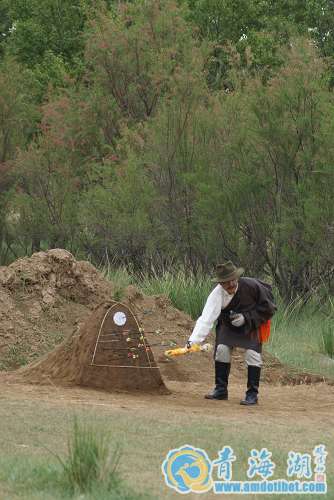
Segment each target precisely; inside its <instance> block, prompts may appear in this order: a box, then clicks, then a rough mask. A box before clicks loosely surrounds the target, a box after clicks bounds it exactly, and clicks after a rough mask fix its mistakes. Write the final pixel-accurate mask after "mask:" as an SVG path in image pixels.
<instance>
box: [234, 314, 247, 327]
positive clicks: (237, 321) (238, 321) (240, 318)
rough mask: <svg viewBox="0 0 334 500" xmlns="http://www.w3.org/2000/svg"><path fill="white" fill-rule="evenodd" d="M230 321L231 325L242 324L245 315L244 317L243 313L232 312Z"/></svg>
mask: <svg viewBox="0 0 334 500" xmlns="http://www.w3.org/2000/svg"><path fill="white" fill-rule="evenodd" d="M231 323H232V325H233V326H237V327H239V326H242V325H244V324H245V317H244V315H243V314H241V313H239V314H234V316H233V319H232V321H231Z"/></svg>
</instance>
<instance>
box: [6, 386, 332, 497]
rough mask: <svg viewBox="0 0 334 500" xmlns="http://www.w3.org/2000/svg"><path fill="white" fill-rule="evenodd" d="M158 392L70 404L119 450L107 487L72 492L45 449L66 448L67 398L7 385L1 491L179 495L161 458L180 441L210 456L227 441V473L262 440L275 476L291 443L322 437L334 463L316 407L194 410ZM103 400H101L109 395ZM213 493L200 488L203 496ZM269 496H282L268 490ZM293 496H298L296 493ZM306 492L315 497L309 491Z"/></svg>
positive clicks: (242, 470)
mask: <svg viewBox="0 0 334 500" xmlns="http://www.w3.org/2000/svg"><path fill="white" fill-rule="evenodd" d="M273 390H274V389H273ZM92 394H94V393H92ZM111 398H112V396H111ZM161 398H162V397H160V398H159V400H160V402H159V401H158V402H154V401H153V400H152V401H151V403H152V404H151V405H145V404H142V401H141V400H138V396H132V397H131V396H130V395H128V396H126V397H124V398H123V399H122V402H120V401H118V399H117V398H116V399H111V404H109V405H108V404H105V406H100V405H98V406H95V407H94V405H93V403H94V396H93V395H92V396H91V403H92V405H91V406H90V409H89V410H88V409H87V406H86V405H79V406H78V405H76V411H75V415H77V417H78V419H79V421H80V422H84V423H87V424H89V425H90V424H91V423H92V422H94V428H95V429H96V430H99V431H102V432H104V433H106V435H108V438H107V441H108V442H109V444H113V443H115V442H118V443H120V445H121V447H122V456H121V460H120V463H119V469H118V475H119V477H121V478H122V482H119V483H115V486H114V489H112V490H109V491H108V490H107V489H106V488H105V487H104V486H103V484H100V485H96V486H95V487H94V489H93V490H92V491H90V492H87V493H81V492H79V491H78V492H75V493H73V491H72V490H71V489H70V488H69V487H68V482H67V480H66V477H65V476H64V472H63V467H62V465H61V464H60V463H59V462H58V461H57V460H56V459H54V457H53V455H51V454H50V453H49V451H47V449H52V450H54V452H55V453H56V454H58V455H60V456H68V448H67V438H66V436H67V435H68V433H69V435H70V436H73V416H71V415H70V416H69V408H70V403H69V401H66V400H64V399H58V400H57V401H53V402H51V400H50V401H42V400H38V399H35V400H29V399H28V398H27V399H25V400H22V399H15V389H13V392H12V393H11V397H10V398H9V399H8V400H6V398H3V400H2V404H1V407H0V419H1V422H2V426H1V428H0V442H1V450H2V453H1V455H0V498H1V499H2V500H15V499H20V500H21V499H24V500H39V499H40V500H42V499H43V500H48V499H50V500H51V499H52V500H58V499H62V498H64V499H67V498H71V499H72V498H73V499H76V500H79V499H81V500H95V499H96V500H107V499H109V500H139V499H142V500H149V499H150V500H158V499H159V500H160V499H162V498H163V499H166V500H168V499H173V498H176V496H177V497H178V495H176V493H173V491H172V490H170V489H169V488H167V487H166V486H165V484H164V481H163V477H162V473H161V464H162V462H163V460H164V458H165V456H166V454H167V453H168V451H169V450H170V449H171V448H177V447H180V446H182V445H184V444H190V445H193V446H195V447H198V448H202V449H204V450H206V451H207V453H208V455H209V457H210V458H211V459H214V458H217V451H218V450H220V449H222V447H223V446H225V445H229V446H231V447H232V448H233V449H234V452H235V455H236V456H237V461H236V462H235V464H234V466H233V478H234V479H246V470H247V459H248V456H249V452H250V450H251V449H252V448H258V449H261V448H263V447H266V448H268V450H269V451H271V452H272V453H273V460H274V462H275V463H276V465H277V467H276V471H275V478H280V477H282V478H286V461H287V453H288V452H289V451H290V450H294V451H299V452H302V453H312V450H313V448H314V446H316V445H318V444H320V443H323V444H325V445H326V447H327V451H328V452H329V455H328V464H327V468H328V472H329V471H331V470H333V455H334V445H333V443H334V430H333V429H334V427H333V425H331V424H330V422H329V421H327V425H326V424H325V423H324V421H322V417H321V415H320V416H319V421H318V424H317V425H314V423H313V421H312V420H311V419H306V418H305V414H302V415H301V414H300V413H298V414H296V415H295V417H294V418H293V416H292V415H291V416H290V415H288V414H287V415H285V416H283V417H282V415H272V416H271V415H269V416H268V414H267V415H266V418H264V416H263V415H262V414H261V406H259V407H258V408H257V409H256V410H254V409H253V410H250V411H249V410H245V409H241V408H240V406H239V405H237V404H236V408H235V412H234V413H233V414H231V412H229V414H228V415H225V414H224V408H223V406H222V410H221V412H217V411H215V412H210V411H207V409H205V408H202V409H201V411H200V412H198V413H194V412H193V411H191V410H190V411H189V408H188V409H185V408H184V407H183V405H182V401H181V402H180V406H179V408H177V409H176V408H174V407H168V405H164V404H163V402H162V400H161ZM104 401H105V403H107V402H108V399H107V398H106V399H105V400H104ZM224 404H225V403H224ZM228 404H229V405H231V404H233V402H232V401H231V402H229V403H228ZM9 410H10V411H9ZM243 410H245V411H243ZM13 415H15V418H13ZM326 418H327V417H326ZM325 422H326V421H325ZM185 423H186V425H185ZM328 483H329V484H328V486H329V491H330V492H331V493H332V492H333V488H334V477H333V475H332V474H330V473H328ZM214 497H215V496H214V495H211V496H209V495H204V498H214ZM190 498H192V496H190ZM236 498H239V497H236ZM247 498H248V497H247ZM250 498H252V499H254V497H250ZM257 498H267V497H264V496H259V497H257ZM268 498H269V497H268ZM275 498H277V499H280V498H286V497H282V496H280V495H277V496H276V495H275ZM294 498H300V499H301V498H303V497H302V496H297V495H296V496H294ZM312 498H321V497H319V496H318V497H317V496H316V495H314V496H312Z"/></svg>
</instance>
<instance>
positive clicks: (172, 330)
mask: <svg viewBox="0 0 334 500" xmlns="http://www.w3.org/2000/svg"><path fill="white" fill-rule="evenodd" d="M118 293H119V291H118ZM113 299H114V297H113V285H112V283H110V282H109V281H108V280H107V279H106V278H104V276H103V275H102V274H101V273H100V272H98V271H97V270H96V269H95V268H94V266H92V265H91V264H90V263H88V262H80V261H76V260H75V259H74V257H73V256H72V255H71V254H70V253H69V252H67V251H66V250H60V249H55V250H50V251H48V252H39V253H36V254H34V255H33V256H32V257H30V258H23V259H19V260H18V261H16V262H14V263H13V264H11V265H10V266H8V267H0V368H2V369H3V370H7V369H13V368H18V367H19V366H20V365H22V364H25V363H30V362H33V363H32V365H30V366H27V367H25V368H24V369H20V370H18V371H16V372H15V373H12V374H11V375H10V376H8V375H6V377H8V378H11V379H13V380H14V379H20V380H21V381H27V382H33V383H52V382H53V383H58V384H64V385H72V384H76V383H77V377H78V373H77V364H76V360H78V359H79V358H80V356H81V355H82V353H80V352H79V351H78V348H79V347H78V346H80V343H78V339H83V335H86V334H87V335H88V333H87V332H88V331H89V328H90V326H89V325H91V323H90V322H91V321H93V320H94V315H95V316H96V317H95V320H96V318H97V317H98V315H99V314H100V308H99V307H98V306H100V305H101V304H103V306H102V309H103V307H107V305H108V304H109V305H110V301H111V300H113ZM121 300H122V302H123V303H124V304H125V305H126V306H128V307H130V308H131V310H132V311H133V312H134V314H135V315H136V317H137V318H138V320H139V322H140V324H141V326H142V327H143V328H144V331H145V335H146V337H147V339H148V342H149V344H150V345H151V348H152V351H153V355H154V358H155V360H157V362H158V366H159V367H160V370H161V373H162V375H163V378H165V379H166V380H167V381H168V380H175V381H193V382H197V381H201V382H205V383H208V384H210V385H211V384H212V381H213V362H212V354H209V353H201V354H191V355H187V356H183V357H179V358H176V359H173V360H170V359H166V357H165V356H164V354H163V353H164V351H165V350H166V349H170V348H171V347H173V346H176V345H184V344H185V342H186V340H187V339H188V337H189V334H190V332H191V329H192V326H193V324H194V322H193V321H192V319H191V318H190V317H189V316H188V315H186V314H184V313H182V312H180V311H178V310H177V309H175V308H174V307H173V306H172V304H171V302H170V301H169V299H168V298H166V297H164V296H151V297H147V296H144V295H143V294H142V293H141V292H140V291H138V290H137V289H136V288H135V287H133V286H130V287H128V288H127V289H125V290H124V296H123V297H122V299H121ZM96 308H97V309H96ZM93 310H94V314H93V320H92V319H89V318H90V317H91V314H92V311H93ZM95 320H94V321H95ZM85 332H86V334H85ZM64 339H65V340H64ZM208 341H211V342H213V341H214V339H213V336H210V337H209V338H208ZM43 355H44V357H43ZM41 356H42V358H41ZM233 356H234V360H233V365H232V377H233V378H234V379H236V380H242V382H243V383H244V381H245V367H244V361H243V355H242V354H241V353H240V352H239V351H238V350H236V352H235V353H234V355H233ZM37 358H38V361H37V362H34V361H35V360H36V359H37ZM57 360H58V361H59V360H62V362H61V364H60V365H61V369H59V366H60V365H59V363H58V364H57ZM264 362H265V366H264V370H263V378H264V380H265V381H267V382H269V383H293V384H294V383H302V382H303V383H308V382H315V381H320V380H321V381H322V380H323V378H322V377H318V378H317V377H312V376H308V375H306V376H305V375H299V374H295V373H290V372H289V371H287V370H286V368H285V367H284V366H282V365H281V363H279V361H278V360H276V359H275V358H273V357H272V356H270V355H268V354H266V353H265V355H264ZM58 365H59V366H58ZM305 377H306V378H305Z"/></svg>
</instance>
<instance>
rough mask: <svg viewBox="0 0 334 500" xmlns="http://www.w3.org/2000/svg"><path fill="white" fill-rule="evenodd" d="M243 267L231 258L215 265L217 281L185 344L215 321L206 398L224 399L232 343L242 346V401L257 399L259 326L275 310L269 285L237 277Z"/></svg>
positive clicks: (197, 338)
mask: <svg viewBox="0 0 334 500" xmlns="http://www.w3.org/2000/svg"><path fill="white" fill-rule="evenodd" d="M243 273H244V269H242V268H236V267H235V266H234V264H233V263H232V262H231V261H228V262H226V263H224V264H220V265H218V266H217V268H216V276H215V278H214V279H213V280H212V281H214V282H215V283H218V284H217V286H216V287H215V288H214V289H213V290H212V292H211V293H210V295H209V297H208V299H207V301H206V304H205V306H204V309H203V312H202V315H201V316H200V317H199V318H198V320H197V322H196V325H195V328H194V330H193V332H192V334H191V336H190V338H189V340H188V343H187V346H188V347H190V346H191V344H198V343H200V342H202V341H203V340H204V339H205V337H206V336H207V335H208V333H209V332H210V330H211V328H212V327H213V325H214V322H215V321H216V320H218V321H217V326H216V349H215V383H216V386H215V389H214V391H213V393H212V394H207V395H206V396H205V398H207V399H222V400H224V399H228V391H227V385H228V377H229V373H230V368H231V354H232V350H233V348H234V347H242V348H244V349H245V350H246V352H245V361H246V364H247V367H248V381H247V391H246V396H245V399H243V400H242V401H240V404H242V405H255V404H257V402H258V388H259V382H260V375H261V366H262V356H261V352H262V341H261V336H260V326H261V325H263V324H265V323H267V321H268V320H269V319H270V318H271V317H272V316H273V314H274V313H275V311H276V306H275V304H274V302H273V300H274V299H273V295H272V292H271V287H270V285H267V284H266V283H263V282H262V281H260V280H258V279H255V278H246V277H244V278H241V275H242V274H243Z"/></svg>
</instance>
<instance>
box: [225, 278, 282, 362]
mask: <svg viewBox="0 0 334 500" xmlns="http://www.w3.org/2000/svg"><path fill="white" fill-rule="evenodd" d="M231 311H233V313H241V314H243V315H244V317H245V324H244V325H243V326H240V327H236V326H233V325H232V323H231V321H232V319H233V318H232V319H231V318H230V314H231ZM275 311H276V306H275V304H274V297H273V294H272V291H271V286H270V285H268V284H267V283H264V282H263V281H260V280H258V279H255V278H240V279H239V281H238V290H237V292H236V294H235V295H234V297H233V299H232V300H231V302H230V303H229V305H228V306H227V307H225V308H224V309H223V310H222V312H221V314H220V316H219V318H218V321H217V327H216V346H217V345H218V344H225V345H227V346H229V347H243V348H244V349H252V350H254V351H257V352H261V351H262V343H261V342H260V341H259V326H260V324H261V323H265V322H266V321H267V320H268V319H270V318H271V317H272V316H273V314H274V313H275Z"/></svg>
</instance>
